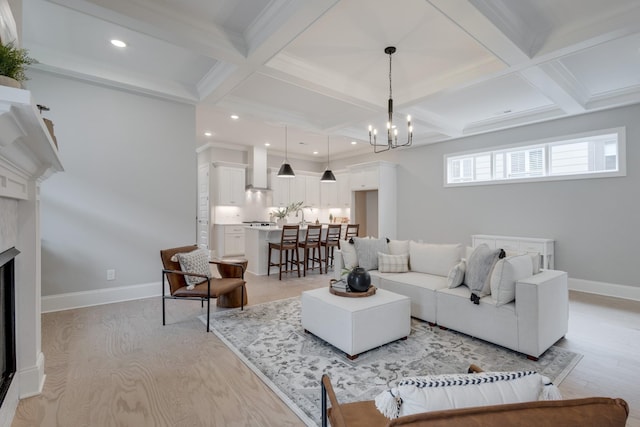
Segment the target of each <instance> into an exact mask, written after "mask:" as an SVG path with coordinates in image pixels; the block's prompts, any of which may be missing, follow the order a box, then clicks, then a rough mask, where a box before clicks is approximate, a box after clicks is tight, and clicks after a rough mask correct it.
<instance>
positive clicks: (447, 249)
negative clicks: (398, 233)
mask: <svg viewBox="0 0 640 427" xmlns="http://www.w3.org/2000/svg"><path fill="white" fill-rule="evenodd" d="M461 254H462V245H459V244H432V243H417V242H414V241H411V242H409V259H410V260H411V271H416V272H418V273H427V274H435V275H436V276H444V277H447V275H448V274H449V270H451V268H452V267H453V266H454V265H456V264H457V263H459V262H460V255H461Z"/></svg>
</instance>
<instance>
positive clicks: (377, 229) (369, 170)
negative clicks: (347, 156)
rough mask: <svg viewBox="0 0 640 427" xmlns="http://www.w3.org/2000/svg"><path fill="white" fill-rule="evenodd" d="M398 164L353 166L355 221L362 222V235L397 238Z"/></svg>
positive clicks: (352, 185)
mask: <svg viewBox="0 0 640 427" xmlns="http://www.w3.org/2000/svg"><path fill="white" fill-rule="evenodd" d="M396 186H397V185H396V165H395V164H394V163H389V162H382V161H381V162H371V163H362V164H359V165H353V166H350V167H349V188H350V189H351V191H353V200H354V205H353V206H351V222H352V223H355V224H360V233H361V235H370V236H377V237H386V238H389V239H395V238H396V228H397V225H396V222H397V210H398V204H397V197H396V193H397V188H396Z"/></svg>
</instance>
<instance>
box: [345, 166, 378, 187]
mask: <svg viewBox="0 0 640 427" xmlns="http://www.w3.org/2000/svg"><path fill="white" fill-rule="evenodd" d="M379 173H380V168H379V165H378V164H377V162H375V163H368V164H363V165H356V166H354V167H352V168H350V169H349V186H350V187H351V189H352V190H353V191H358V190H377V189H378V185H379V182H380V177H379Z"/></svg>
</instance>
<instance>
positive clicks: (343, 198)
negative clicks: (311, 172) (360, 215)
mask: <svg viewBox="0 0 640 427" xmlns="http://www.w3.org/2000/svg"><path fill="white" fill-rule="evenodd" d="M334 175H335V177H336V182H321V183H320V207H321V208H341V209H343V208H348V207H349V206H350V205H351V189H350V188H349V174H348V173H344V172H343V173H340V172H336V173H334Z"/></svg>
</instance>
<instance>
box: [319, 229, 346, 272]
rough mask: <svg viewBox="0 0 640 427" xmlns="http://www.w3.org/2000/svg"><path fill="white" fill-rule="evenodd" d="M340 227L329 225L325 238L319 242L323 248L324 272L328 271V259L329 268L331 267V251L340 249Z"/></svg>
mask: <svg viewBox="0 0 640 427" xmlns="http://www.w3.org/2000/svg"><path fill="white" fill-rule="evenodd" d="M341 231H342V227H340V224H329V228H327V236H326V237H325V239H324V241H322V242H320V246H322V247H324V272H325V273H327V272H328V271H329V259H331V266H332V267H333V251H334V249H335V248H336V247H337V248H338V249H340V233H341Z"/></svg>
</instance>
